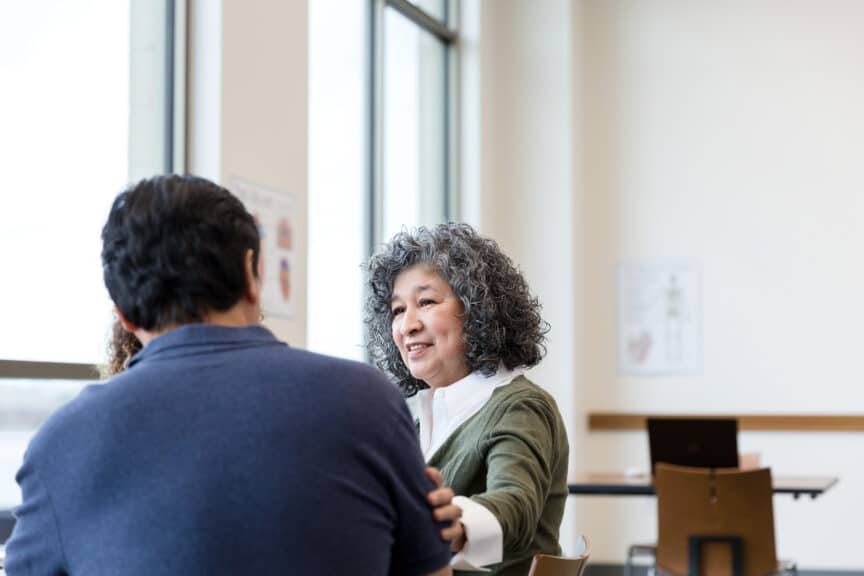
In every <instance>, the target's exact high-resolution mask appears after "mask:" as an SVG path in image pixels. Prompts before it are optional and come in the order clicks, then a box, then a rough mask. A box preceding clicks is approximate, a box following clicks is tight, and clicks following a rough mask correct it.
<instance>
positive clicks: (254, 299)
mask: <svg viewBox="0 0 864 576" xmlns="http://www.w3.org/2000/svg"><path fill="white" fill-rule="evenodd" d="M243 269H244V271H245V274H246V299H247V300H248V301H249V303H250V304H258V303H259V302H260V300H261V278H260V277H259V276H256V275H255V272H254V270H255V252H254V251H253V250H252V249H251V248H250V249H249V250H247V251H246V258H245V259H244V260H243Z"/></svg>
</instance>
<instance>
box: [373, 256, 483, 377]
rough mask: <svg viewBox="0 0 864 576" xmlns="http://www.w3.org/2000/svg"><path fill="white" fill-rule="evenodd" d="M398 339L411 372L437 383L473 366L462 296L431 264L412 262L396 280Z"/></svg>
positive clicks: (393, 303) (461, 374)
mask: <svg viewBox="0 0 864 576" xmlns="http://www.w3.org/2000/svg"><path fill="white" fill-rule="evenodd" d="M390 306H391V311H392V317H393V325H392V329H393V340H394V342H396V347H397V348H398V349H399V354H400V355H401V356H402V361H403V362H404V363H405V366H407V368H408V370H409V371H410V372H411V375H412V376H413V377H414V378H417V379H418V380H422V381H424V382H425V383H426V384H428V385H429V386H430V387H432V388H441V387H443V386H449V385H450V384H453V383H454V382H456V381H457V380H461V379H462V378H464V377H465V376H467V375H468V374H469V373H470V372H471V370H470V369H469V368H468V363H467V362H466V361H465V340H464V338H463V333H464V331H463V319H462V314H463V311H464V310H463V307H462V302H460V301H459V298H457V297H456V294H454V293H453V289H452V288H450V284H448V283H447V281H446V280H444V278H442V277H441V275H440V274H438V273H437V272H436V271H435V270H434V269H432V268H431V267H430V266H428V265H424V264H417V265H415V266H412V267H410V268H406V269H405V270H403V271H402V272H400V273H399V275H398V276H397V277H396V281H395V282H393V297H392V299H391V301H390Z"/></svg>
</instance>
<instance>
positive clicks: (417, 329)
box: [366, 223, 569, 575]
mask: <svg viewBox="0 0 864 576" xmlns="http://www.w3.org/2000/svg"><path fill="white" fill-rule="evenodd" d="M367 269H368V273H369V280H368V282H369V292H368V293H369V296H368V299H367V303H366V324H367V332H368V348H369V352H370V354H371V356H372V358H373V359H374V360H375V362H376V364H377V365H378V367H379V368H381V369H383V370H384V371H385V372H387V373H389V374H390V375H391V376H392V377H393V378H394V379H395V380H396V381H397V382H398V384H399V386H400V387H401V388H402V390H403V392H404V393H405V394H406V395H413V394H414V393H418V391H419V394H418V401H417V406H416V408H417V412H418V416H419V425H418V427H419V436H420V447H421V449H422V450H423V454H424V456H425V457H426V459H427V463H428V464H429V465H430V466H437V467H439V468H440V469H441V473H442V474H443V476H444V480H445V483H446V484H448V485H449V486H451V487H452V488H453V490H454V492H455V493H456V494H457V497H456V498H454V499H453V502H454V504H457V505H459V506H461V507H462V508H463V513H462V520H461V523H460V524H459V527H460V528H462V530H463V533H462V534H460V535H459V537H457V538H456V540H455V542H454V550H457V551H460V554H457V555H456V556H455V557H454V559H453V563H452V564H453V566H454V568H456V569H457V570H458V569H460V568H461V569H466V570H473V569H476V568H477V567H479V566H487V567H491V568H492V572H491V573H492V574H502V575H517V574H519V575H524V574H527V573H528V569H529V567H530V564H531V559H532V557H533V556H534V555H535V554H538V553H545V554H555V555H558V554H560V553H561V549H560V547H559V545H558V530H559V526H560V524H561V519H562V516H563V513H564V501H565V499H566V497H567V461H568V452H569V447H568V442H567V434H566V431H565V428H564V423H563V421H562V419H561V415H560V414H559V412H558V408H557V406H556V404H555V401H554V400H553V398H552V397H551V396H550V395H549V394H548V393H547V392H545V391H544V390H543V389H541V388H539V387H538V386H536V385H535V384H533V383H532V382H530V381H529V380H528V379H527V378H526V377H525V376H524V375H523V372H524V370H525V369H526V368H530V367H532V366H534V365H536V364H537V363H539V362H540V360H541V358H542V357H543V354H544V353H545V348H544V342H545V334H546V332H547V331H548V324H547V323H546V322H544V321H543V319H542V318H541V316H540V304H539V302H538V300H537V299H536V298H535V297H533V296H532V295H531V293H530V292H529V289H528V285H527V283H526V282H525V279H524V278H523V276H522V274H521V273H520V272H519V270H518V269H517V268H516V267H515V266H514V264H513V262H512V261H511V260H510V259H509V258H508V257H507V256H506V255H505V254H504V253H502V252H501V250H500V249H499V247H498V245H497V244H496V243H495V242H494V241H492V240H490V239H488V238H484V237H482V236H480V235H478V234H477V233H476V232H475V231H474V230H473V229H472V228H471V227H470V226H468V225H466V224H453V223H451V224H442V225H439V226H436V227H434V228H425V227H421V228H418V229H417V230H416V231H413V232H409V231H403V232H401V233H399V234H397V235H396V236H395V237H393V239H392V240H391V241H390V242H389V243H387V244H386V245H384V247H383V249H382V250H381V252H380V253H379V254H377V255H375V256H373V257H372V258H371V259H370V261H369V262H368V265H367Z"/></svg>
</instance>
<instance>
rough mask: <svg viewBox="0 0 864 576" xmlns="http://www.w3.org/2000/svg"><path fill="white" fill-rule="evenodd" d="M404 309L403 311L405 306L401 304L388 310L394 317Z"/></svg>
mask: <svg viewBox="0 0 864 576" xmlns="http://www.w3.org/2000/svg"><path fill="white" fill-rule="evenodd" d="M404 311H405V308H404V307H403V306H397V307H396V308H393V309H392V310H391V311H390V312H391V313H392V314H393V317H394V318H395V317H396V316H398V315H399V314H402V312H404Z"/></svg>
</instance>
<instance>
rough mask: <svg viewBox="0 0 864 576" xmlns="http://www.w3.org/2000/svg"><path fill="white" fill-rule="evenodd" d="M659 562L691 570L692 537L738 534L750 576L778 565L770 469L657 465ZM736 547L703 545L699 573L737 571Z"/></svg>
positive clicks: (676, 570) (674, 570)
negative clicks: (734, 560)
mask: <svg viewBox="0 0 864 576" xmlns="http://www.w3.org/2000/svg"><path fill="white" fill-rule="evenodd" d="M654 484H655V488H656V490H657V555H656V559H657V560H656V561H657V567H658V568H660V569H661V570H663V571H664V572H667V573H669V574H673V575H686V574H689V572H690V561H691V557H690V550H691V548H690V546H691V540H690V539H691V537H693V536H696V537H730V538H739V539H740V542H741V546H742V549H741V551H742V556H741V560H742V562H741V568H742V573H743V574H744V575H745V576H761V575H764V574H770V573H773V572H776V570H777V556H776V551H775V547H774V506H773V500H772V488H771V470H770V469H769V468H759V469H753V470H740V469H737V468H721V469H709V468H685V467H682V466H672V465H668V464H658V465H657V471H656V474H655V477H654ZM732 560H733V557H732V546H730V545H729V544H727V543H722V542H711V543H705V544H702V545H701V547H700V562H699V565H700V570H699V576H717V575H721V574H722V575H729V574H732V573H733V572H732Z"/></svg>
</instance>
